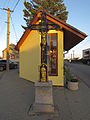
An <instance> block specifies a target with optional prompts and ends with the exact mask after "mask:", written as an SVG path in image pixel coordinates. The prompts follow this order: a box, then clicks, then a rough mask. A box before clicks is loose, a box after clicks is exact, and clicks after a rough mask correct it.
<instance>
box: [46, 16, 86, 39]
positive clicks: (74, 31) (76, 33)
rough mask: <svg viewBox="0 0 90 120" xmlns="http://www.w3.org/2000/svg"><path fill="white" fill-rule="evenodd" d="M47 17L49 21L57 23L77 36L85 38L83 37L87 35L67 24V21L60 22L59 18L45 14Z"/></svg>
mask: <svg viewBox="0 0 90 120" xmlns="http://www.w3.org/2000/svg"><path fill="white" fill-rule="evenodd" d="M47 19H48V20H49V21H51V22H54V23H55V24H57V25H59V26H60V27H62V28H63V29H65V30H67V31H70V32H71V33H73V34H75V35H77V36H78V37H80V38H82V39H85V37H87V35H86V34H85V33H82V32H81V31H79V30H77V29H76V28H74V27H72V26H70V25H68V24H67V23H64V24H63V23H61V22H60V21H61V20H59V19H57V18H54V17H53V18H52V17H51V16H47Z"/></svg>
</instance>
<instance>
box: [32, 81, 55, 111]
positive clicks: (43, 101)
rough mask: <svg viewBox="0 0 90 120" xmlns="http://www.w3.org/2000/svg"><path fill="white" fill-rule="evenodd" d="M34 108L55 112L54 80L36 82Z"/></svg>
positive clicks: (35, 109)
mask: <svg viewBox="0 0 90 120" xmlns="http://www.w3.org/2000/svg"><path fill="white" fill-rule="evenodd" d="M33 110H34V111H37V112H54V105H53V95H52V81H48V82H36V83H35V103H34V104H33Z"/></svg>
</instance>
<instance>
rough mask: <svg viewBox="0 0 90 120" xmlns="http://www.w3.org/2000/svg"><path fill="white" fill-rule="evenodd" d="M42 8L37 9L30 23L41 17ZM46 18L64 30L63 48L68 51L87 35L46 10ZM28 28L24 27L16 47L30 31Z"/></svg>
mask: <svg viewBox="0 0 90 120" xmlns="http://www.w3.org/2000/svg"><path fill="white" fill-rule="evenodd" d="M41 13H42V10H39V11H37V13H36V15H35V17H34V18H33V20H32V22H31V25H33V24H36V22H37V21H38V20H39V19H40V17H41ZM46 16H47V20H48V21H49V22H52V23H54V24H57V25H59V26H60V29H62V30H63V32H64V50H66V51H68V50H70V49H71V48H72V47H74V46H75V45H77V44H78V43H79V42H81V41H82V40H84V39H85V37H87V35H86V34H85V33H84V32H81V31H80V30H78V29H76V28H75V27H73V26H71V25H69V24H67V23H66V22H64V21H62V20H60V19H59V18H57V17H55V16H53V15H51V14H49V13H47V12H46ZM30 31H31V30H30V29H26V30H25V32H24V34H23V35H22V37H21V38H20V40H19V41H18V43H17V45H16V49H17V50H19V48H20V46H21V45H22V43H23V42H24V41H25V39H26V37H27V36H28V35H29V33H30Z"/></svg>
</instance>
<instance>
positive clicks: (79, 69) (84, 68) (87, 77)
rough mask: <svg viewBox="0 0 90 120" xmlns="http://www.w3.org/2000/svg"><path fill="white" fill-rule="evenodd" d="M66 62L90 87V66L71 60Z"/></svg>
mask: <svg viewBox="0 0 90 120" xmlns="http://www.w3.org/2000/svg"><path fill="white" fill-rule="evenodd" d="M66 64H67V65H68V66H69V67H70V68H71V71H72V72H73V73H74V74H75V75H76V76H77V77H78V78H79V79H80V80H82V81H83V82H84V83H85V84H86V85H87V86H88V87H89V88H90V66H88V65H84V64H77V63H69V62H66Z"/></svg>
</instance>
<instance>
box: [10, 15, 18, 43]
mask: <svg viewBox="0 0 90 120" xmlns="http://www.w3.org/2000/svg"><path fill="white" fill-rule="evenodd" d="M10 18H11V23H12V27H13V30H14V34H15V37H16V42H17V40H18V38H17V34H16V30H15V27H14V23H13V20H12V17H11V16H10Z"/></svg>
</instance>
